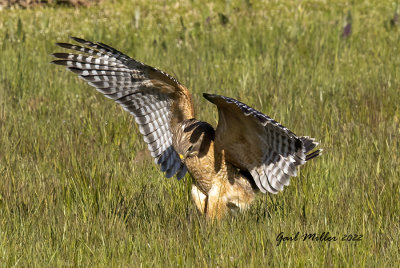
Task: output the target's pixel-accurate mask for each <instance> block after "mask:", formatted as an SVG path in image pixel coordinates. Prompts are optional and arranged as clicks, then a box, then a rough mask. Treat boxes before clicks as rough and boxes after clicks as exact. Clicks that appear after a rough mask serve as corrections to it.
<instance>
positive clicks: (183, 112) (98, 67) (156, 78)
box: [52, 37, 194, 179]
mask: <svg viewBox="0 0 400 268" xmlns="http://www.w3.org/2000/svg"><path fill="white" fill-rule="evenodd" d="M72 39H73V40H75V41H76V42H77V43H79V45H74V44H69V43H57V45H58V46H60V47H62V48H66V49H69V50H73V51H76V52H77V53H54V54H53V56H54V57H56V58H58V60H54V61H52V63H54V64H58V65H63V66H66V67H67V69H68V70H70V71H72V72H74V73H76V74H77V75H78V76H79V77H80V78H82V79H83V80H85V81H87V82H88V83H89V85H91V86H93V87H95V88H96V89H97V91H99V92H101V93H102V94H104V96H106V97H107V98H110V99H113V100H114V101H115V102H116V103H118V104H119V105H121V106H122V107H123V108H124V109H125V110H126V111H128V112H130V113H131V114H132V115H133V116H134V117H135V120H136V122H137V124H138V126H139V130H140V133H141V134H142V135H143V138H144V141H145V142H146V143H147V145H148V149H149V150H150V152H151V156H152V157H154V159H155V162H156V163H157V164H160V165H161V170H162V171H163V172H166V174H165V175H166V177H168V178H169V177H172V176H173V175H175V174H176V175H177V178H178V179H180V178H182V177H183V176H185V174H186V171H187V169H186V166H185V165H184V164H183V163H182V162H181V159H180V158H179V155H178V154H177V153H176V151H175V150H174V148H173V146H172V132H171V129H172V128H173V127H174V125H175V124H177V123H179V122H181V121H183V120H186V119H191V118H193V117H194V112H193V103H192V99H191V96H190V93H189V92H188V90H187V89H186V88H185V87H184V86H183V85H181V84H180V83H179V82H178V81H177V80H176V79H175V78H173V77H172V76H170V75H168V74H166V73H164V72H162V71H160V70H158V69H156V68H153V67H151V66H148V65H145V64H143V63H141V62H139V61H136V60H134V59H132V58H130V57H128V56H126V55H125V54H123V53H121V52H119V51H118V50H116V49H114V48H112V47H110V46H108V45H106V44H103V43H92V42H90V41H86V40H83V39H80V38H76V37H72Z"/></svg>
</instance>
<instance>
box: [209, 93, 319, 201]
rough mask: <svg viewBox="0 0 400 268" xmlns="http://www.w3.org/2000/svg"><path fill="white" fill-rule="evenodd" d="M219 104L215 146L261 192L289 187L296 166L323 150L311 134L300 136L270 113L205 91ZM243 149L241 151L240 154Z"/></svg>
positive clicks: (276, 191) (211, 100) (211, 99)
mask: <svg viewBox="0 0 400 268" xmlns="http://www.w3.org/2000/svg"><path fill="white" fill-rule="evenodd" d="M204 97H205V98H206V99H207V100H209V101H210V102H212V103H214V104H215V105H216V106H217V107H218V115H219V120H218V126H217V129H216V132H215V147H216V150H217V151H222V150H223V151H224V153H225V158H226V161H228V162H230V163H232V164H233V165H235V166H236V167H238V168H240V169H241V170H247V171H249V172H250V174H251V175H252V177H253V179H254V181H255V183H256V185H257V187H258V188H259V189H260V191H261V192H263V193H265V192H267V191H268V192H270V193H274V194H276V193H278V192H279V191H282V190H283V188H284V186H288V185H289V182H290V177H291V176H296V175H297V170H296V166H298V165H303V164H304V163H305V162H307V161H308V160H311V159H312V158H314V157H316V156H318V155H319V154H320V153H321V151H322V150H315V151H313V152H312V150H313V149H314V148H315V147H316V146H317V145H318V143H317V142H315V141H314V139H312V138H309V137H298V136H296V135H295V134H294V133H293V132H291V131H290V130H289V129H287V128H286V127H284V126H282V125H281V124H279V123H278V122H276V121H275V120H273V119H272V118H270V117H269V116H267V115H265V114H263V113H261V112H259V111H257V110H255V109H253V108H251V107H249V106H248V105H246V104H244V103H242V102H240V101H237V100H235V99H232V98H228V97H224V96H219V95H214V94H204ZM239 152H240V153H239Z"/></svg>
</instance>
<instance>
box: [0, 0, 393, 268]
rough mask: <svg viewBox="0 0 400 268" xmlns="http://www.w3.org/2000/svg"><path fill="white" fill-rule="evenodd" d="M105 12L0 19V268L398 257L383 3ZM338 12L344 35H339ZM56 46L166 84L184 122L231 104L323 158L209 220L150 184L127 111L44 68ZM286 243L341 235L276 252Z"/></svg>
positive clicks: (389, 55)
mask: <svg viewBox="0 0 400 268" xmlns="http://www.w3.org/2000/svg"><path fill="white" fill-rule="evenodd" d="M146 2H147V1H144V0H140V1H136V2H135V3H134V4H132V3H131V2H130V1H103V3H102V4H101V5H98V6H95V7H90V8H67V7H58V8H52V7H47V8H40V7H39V8H36V9H30V10H3V11H1V12H0V48H1V50H0V51H1V52H0V178H1V179H0V264H1V266H29V267H32V266H50V267H55V266H64V265H65V266H92V265H94V266H105V267H106V266H110V265H113V266H132V267H135V266H137V265H139V264H142V265H143V266H152V265H157V266H173V265H187V266H205V265H210V266H222V267H245V266H248V265H250V266H265V265H270V266H273V267H276V266H296V267H297V266H316V267H319V266H333V267H342V266H368V267H371V266H388V267H395V266H398V265H399V257H398V256H399V255H400V249H399V248H400V241H399V240H400V238H399V233H400V223H399V222H400V217H399V212H400V204H399V200H400V199H399V198H400V193H399V192H400V179H399V177H400V169H399V164H400V154H399V153H400V150H399V148H400V141H399V137H400V128H399V119H400V109H399V103H400V93H399V90H400V76H399V75H400V68H399V67H400V27H399V26H397V25H396V24H395V23H394V24H391V23H390V19H391V18H392V17H393V14H394V10H395V3H394V1H379V0H372V1H352V2H351V1H349V2H346V1H334V2H333V1H328V3H323V2H324V1H294V0H292V1H268V3H264V4H263V3H262V2H261V1H256V0H254V1H253V0H250V1H245V0H243V1H236V0H234V1H221V2H219V3H215V4H212V3H208V4H200V3H198V2H200V1H182V2H181V3H177V2H173V1H169V0H166V1H162V2H161V3H160V4H147V3H146ZM348 11H350V12H351V15H352V32H351V35H349V36H348V37H347V38H343V37H342V36H341V34H342V29H343V26H344V23H345V22H346V16H347V14H348ZM68 36H79V37H84V38H87V39H91V40H95V41H101V42H104V43H107V44H109V45H112V46H114V47H116V48H117V49H119V50H121V51H123V52H125V53H127V54H128V55H130V56H132V57H134V58H136V59H138V60H141V61H143V62H145V63H147V64H150V65H153V66H156V67H159V68H160V69H162V70H165V71H166V72H168V73H170V74H172V75H174V76H175V77H177V78H178V80H180V81H181V82H182V83H183V84H185V85H186V86H187V87H188V88H189V89H190V90H191V91H192V93H193V96H194V101H195V103H196V107H197V108H196V109H197V115H198V118H199V119H202V120H205V121H209V122H210V123H212V124H213V125H214V126H215V125H216V122H217V111H216V109H215V108H214V106H213V105H212V104H211V103H208V102H207V101H206V100H205V99H203V98H202V95H201V93H202V92H209V93H218V94H222V95H227V96H231V97H234V98H237V99H239V100H242V101H244V102H245V103H247V104H249V105H251V106H253V107H254V108H256V109H258V110H261V111H263V112H265V113H266V114H268V115H270V116H271V117H273V118H275V119H276V120H278V121H279V122H281V123H282V124H283V125H285V126H287V127H289V128H290V129H292V130H293V131H294V132H295V133H296V134H299V135H309V136H312V137H316V138H317V139H319V140H320V142H321V147H323V148H324V154H323V155H322V156H321V157H319V158H317V159H315V160H314V161H312V162H311V163H308V164H307V165H306V166H305V167H304V168H302V169H301V172H300V174H299V176H298V177H297V178H294V179H292V181H291V185H290V187H288V188H287V189H286V190H285V191H284V192H283V193H281V194H278V195H263V196H260V197H259V198H258V199H257V201H256V202H255V203H254V205H253V206H252V207H251V209H250V210H249V211H248V212H246V213H244V214H240V215H237V216H232V217H227V218H226V219H224V220H223V221H221V222H220V223H216V224H210V223H207V222H206V220H205V219H204V218H203V217H202V216H200V215H199V214H198V213H197V212H196V210H195V207H194V205H193V204H192V202H191V198H190V196H189V191H190V177H189V176H186V178H185V179H184V180H182V181H180V182H179V181H177V180H175V179H164V178H163V174H162V173H161V172H160V171H159V170H158V167H157V166H156V165H154V164H153V163H152V161H151V160H149V159H147V158H146V157H138V155H142V153H141V152H142V151H143V150H144V148H145V145H144V142H143V141H142V138H141V136H140V133H139V132H138V129H137V128H136V126H135V123H134V120H133V118H132V117H131V116H130V115H129V114H128V113H126V112H124V111H123V110H122V109H121V108H120V107H118V106H117V105H116V104H114V103H113V102H112V101H110V100H108V99H106V98H104V97H103V96H102V95H101V94H100V93H97V92H96V91H95V90H94V89H93V88H91V87H89V86H88V85H86V83H84V82H83V81H82V80H80V79H78V78H77V77H75V75H74V74H71V73H68V72H66V71H65V70H64V69H63V68H61V67H58V66H54V65H51V64H49V62H50V61H51V60H52V57H51V56H50V53H52V52H55V51H60V49H59V48H56V46H55V45H54V43H55V42H65V41H67V40H68ZM281 232H284V234H285V236H289V235H292V236H294V235H295V233H297V232H299V233H300V235H304V234H305V233H316V234H321V233H322V232H329V234H330V235H331V236H336V237H337V238H338V239H339V240H341V239H342V238H343V237H344V236H346V235H347V236H346V238H348V237H349V236H348V235H362V239H361V241H332V242H326V241H325V242H317V241H310V240H307V241H300V240H301V239H299V241H293V242H289V241H285V242H282V243H281V244H280V245H279V246H278V245H277V244H278V243H277V241H276V238H277V236H278V235H279V234H280V233H281Z"/></svg>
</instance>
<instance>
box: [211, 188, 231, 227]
mask: <svg viewBox="0 0 400 268" xmlns="http://www.w3.org/2000/svg"><path fill="white" fill-rule="evenodd" d="M227 212H228V206H227V205H226V198H225V187H221V185H213V186H212V187H211V189H210V191H209V192H208V198H207V211H206V215H207V218H208V219H211V220H213V219H221V218H222V217H223V216H224V215H225V214H226V213H227Z"/></svg>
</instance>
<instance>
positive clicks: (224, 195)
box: [52, 37, 322, 219]
mask: <svg viewBox="0 0 400 268" xmlns="http://www.w3.org/2000/svg"><path fill="white" fill-rule="evenodd" d="M72 39H73V40H75V41H76V42H77V43H79V44H80V45H73V44H68V43H57V45H58V46H60V47H63V48H66V49H70V50H75V51H78V52H80V53H78V54H72V53H54V54H53V56H54V57H56V58H58V60H54V61H52V63H55V64H58V65H64V66H67V68H68V69H69V70H70V71H72V72H74V73H76V74H78V75H79V77H81V78H83V79H84V80H86V81H87V82H88V83H89V85H91V86H93V87H95V88H96V89H97V90H98V91H100V92H101V93H103V94H104V96H106V97H107V98H110V99H113V100H114V101H115V102H117V103H118V104H120V105H121V106H122V107H123V108H124V109H125V110H127V111H128V112H130V113H131V114H132V115H133V116H134V117H135V120H136V122H137V123H138V126H139V130H140V132H141V133H142V134H143V138H144V141H145V142H146V143H147V145H148V149H149V150H150V152H151V156H152V157H154V159H155V162H156V163H157V164H159V165H160V166H161V171H163V172H166V174H165V175H166V177H167V178H170V177H172V176H174V175H176V177H177V179H178V180H179V179H181V178H182V177H184V176H185V174H186V173H187V172H189V173H190V175H191V176H192V178H193V185H192V197H193V199H194V202H195V204H196V206H197V208H198V210H199V211H200V212H201V213H204V214H206V216H207V217H208V218H210V219H214V218H221V217H222V216H223V215H225V214H226V213H227V212H229V211H235V210H244V209H246V208H248V206H249V205H250V203H251V202H252V201H253V200H254V197H255V195H256V194H257V193H258V192H262V193H266V192H269V193H273V194H276V193H278V192H279V191H282V190H283V188H284V186H288V185H289V181H290V177H291V176H296V173H297V170H296V166H299V165H303V164H304V163H305V162H307V161H308V160H311V159H312V158H314V157H316V156H318V155H320V153H321V151H322V150H321V149H319V150H314V148H315V147H316V146H317V145H318V143H317V142H315V141H314V139H312V138H309V137H298V136H296V135H295V134H294V133H293V132H291V131H290V130H288V129H287V128H285V127H284V126H282V125H281V124H279V123H278V122H276V121H275V120H273V119H271V118H270V117H268V116H266V115H264V114H263V113H261V112H259V111H257V110H255V109H253V108H251V107H249V106H247V105H246V104H244V103H242V102H240V101H237V100H235V99H232V98H229V97H224V96H219V95H214V94H203V96H204V97H205V98H206V99H207V100H209V101H210V102H212V103H214V104H215V105H216V106H217V108H218V114H219V121H218V126H217V128H216V129H215V130H214V128H213V127H212V126H211V125H210V124H208V123H206V122H202V121H199V120H197V119H195V115H194V109H193V102H192V98H191V95H190V93H189V91H188V90H187V89H186V87H184V86H183V85H182V84H180V83H179V82H178V81H177V80H176V79H175V78H173V77H172V76H170V75H168V74H166V73H164V72H162V71H160V70H158V69H156V68H153V67H150V66H148V65H145V64H143V63H141V62H139V61H136V60H134V59H131V58H130V57H128V56H126V55H124V54H123V53H121V52H119V51H118V50H116V49H114V48H112V47H110V46H108V45H105V44H103V43H92V42H90V41H86V40H83V39H80V38H76V37H73V38H72Z"/></svg>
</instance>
